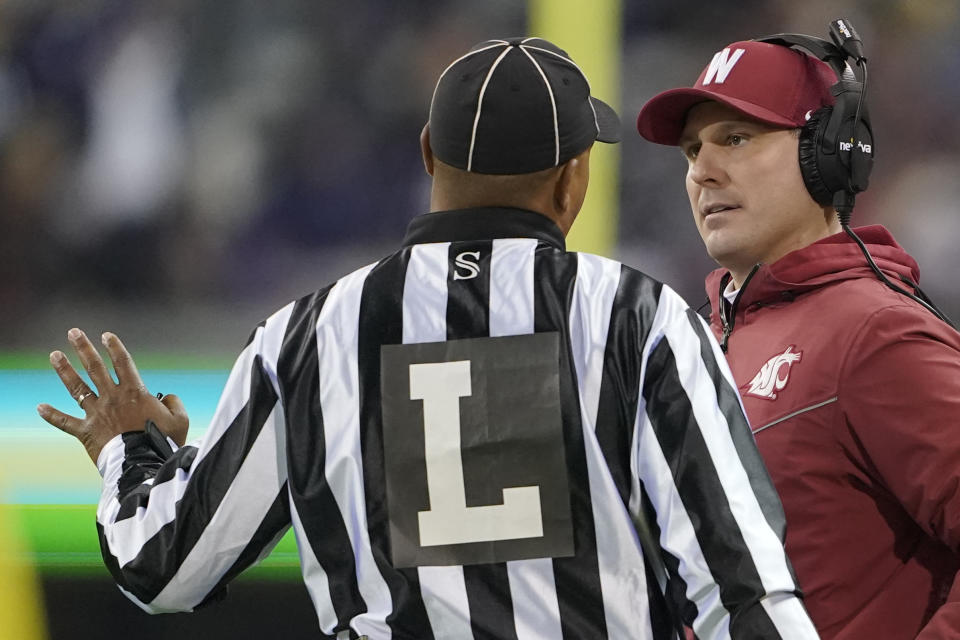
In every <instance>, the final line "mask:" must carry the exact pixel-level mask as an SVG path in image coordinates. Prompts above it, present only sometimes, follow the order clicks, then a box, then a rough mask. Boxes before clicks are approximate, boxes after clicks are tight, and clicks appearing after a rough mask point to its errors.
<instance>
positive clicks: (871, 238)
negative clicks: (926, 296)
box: [706, 225, 920, 319]
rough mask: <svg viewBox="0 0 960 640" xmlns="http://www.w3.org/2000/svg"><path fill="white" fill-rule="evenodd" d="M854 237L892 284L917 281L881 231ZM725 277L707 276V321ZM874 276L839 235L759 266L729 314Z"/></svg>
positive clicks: (861, 231)
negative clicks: (828, 286)
mask: <svg viewBox="0 0 960 640" xmlns="http://www.w3.org/2000/svg"><path fill="white" fill-rule="evenodd" d="M855 232H856V234H857V235H858V236H859V237H860V238H861V240H863V242H864V244H866V246H867V249H868V250H869V251H870V254H871V255H872V256H873V258H874V260H875V261H876V263H877V265H878V266H879V267H880V269H881V270H882V271H884V272H885V273H886V274H887V275H888V277H891V279H892V280H893V281H894V282H899V281H900V276H901V275H903V276H906V277H908V278H910V279H911V280H912V281H913V282H919V281H920V268H919V267H918V266H917V262H916V261H915V260H914V259H913V258H912V257H911V256H910V255H909V254H908V253H907V252H906V251H905V250H904V249H903V247H901V246H900V245H899V244H897V241H896V240H895V239H894V237H893V235H892V234H891V233H890V232H889V231H887V229H886V228H884V227H883V226H881V225H871V226H867V227H859V228H857V229H855ZM727 274H728V272H727V270H726V269H717V270H715V271H713V272H712V273H710V274H709V275H708V276H707V281H706V290H707V295H708V296H709V298H710V307H711V311H712V313H711V316H712V319H716V316H717V315H718V313H717V312H718V309H719V303H720V300H721V296H720V290H721V289H720V285H721V280H722V279H724V276H726V275H727ZM875 277H876V276H875V275H874V274H873V271H871V270H870V267H869V266H868V265H867V262H866V259H865V258H864V257H863V254H862V253H861V252H860V249H859V247H857V245H856V244H855V243H854V242H853V240H852V239H851V238H850V237H849V236H848V235H847V234H846V233H844V232H842V231H841V232H840V233H837V234H834V235H832V236H828V237H826V238H823V239H822V240H819V241H817V242H814V243H813V244H811V245H808V246H806V247H803V248H802V249H798V250H796V251H792V252H790V253H788V254H787V255H785V256H783V257H782V258H780V259H779V260H777V261H776V262H774V263H772V264H763V265H759V269H757V271H756V274H755V275H754V277H753V278H752V279H751V280H750V282H749V283H748V285H749V286H746V287H742V288H741V291H740V295H739V296H738V304H737V305H736V309H735V311H736V312H738V313H742V312H743V310H744V309H746V308H747V307H749V306H750V305H752V304H756V303H769V302H773V301H783V300H792V299H793V297H794V296H797V295H800V294H802V293H805V292H807V291H810V290H812V289H817V288H819V287H822V286H825V285H827V284H831V283H833V282H839V281H841V280H852V279H856V278H875Z"/></svg>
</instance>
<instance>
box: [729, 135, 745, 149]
mask: <svg viewBox="0 0 960 640" xmlns="http://www.w3.org/2000/svg"><path fill="white" fill-rule="evenodd" d="M746 141H747V139H746V138H745V137H744V136H742V135H740V134H739V133H732V134H730V137H728V138H727V142H728V143H729V144H730V146H731V147H739V146H740V145H741V144H743V143H744V142H746Z"/></svg>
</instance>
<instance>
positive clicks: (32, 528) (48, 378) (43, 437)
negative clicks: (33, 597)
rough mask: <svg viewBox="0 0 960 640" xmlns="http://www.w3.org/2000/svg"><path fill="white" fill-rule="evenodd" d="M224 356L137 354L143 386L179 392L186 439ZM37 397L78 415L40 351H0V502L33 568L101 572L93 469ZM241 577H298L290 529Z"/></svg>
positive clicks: (222, 370) (221, 376)
mask: <svg viewBox="0 0 960 640" xmlns="http://www.w3.org/2000/svg"><path fill="white" fill-rule="evenodd" d="M231 361H232V356H229V357H228V356H197V355H163V354H145V355H143V356H140V357H138V366H139V368H140V373H141V376H142V378H143V380H144V382H145V384H146V385H147V387H148V389H150V390H151V392H156V391H162V392H164V393H176V394H178V395H179V396H180V397H181V399H182V400H183V402H184V404H185V405H186V407H187V410H188V412H189V414H190V420H191V428H190V434H189V439H190V440H193V439H195V438H198V437H200V436H201V435H202V433H203V431H204V429H205V427H206V425H207V424H208V423H209V421H210V419H211V417H212V416H213V413H214V410H215V408H216V404H217V401H218V400H219V397H220V391H221V389H222V387H223V384H224V383H225V382H226V378H227V374H228V368H229V366H230V364H231ZM40 402H47V403H50V404H53V405H54V406H56V407H58V408H61V409H63V410H65V411H68V412H73V413H75V414H76V413H78V412H76V411H74V409H75V407H74V405H73V400H72V399H71V398H70V397H69V395H68V394H67V392H66V390H65V389H64V388H63V386H62V385H61V384H60V381H59V379H58V378H57V376H56V374H55V373H54V372H53V370H52V369H51V368H50V367H49V364H48V363H47V355H46V354H37V353H5V354H0V503H4V504H5V505H6V506H7V511H8V512H9V513H10V514H11V515H12V516H13V517H14V518H15V521H19V524H20V528H21V530H22V531H23V533H24V536H25V538H26V540H25V541H26V543H27V548H28V553H29V554H30V558H29V560H30V562H31V563H32V564H33V565H34V566H35V567H36V568H37V570H38V571H39V572H41V573H42V574H67V575H76V574H81V575H88V574H93V575H96V574H105V573H106V569H105V568H104V566H103V562H102V560H101V557H100V547H99V542H98V540H97V532H96V526H95V520H96V503H97V501H98V499H99V495H100V488H101V484H100V475H99V473H97V470H96V467H95V466H94V465H93V464H92V463H91V462H90V460H89V459H88V458H87V456H86V454H85V453H84V451H83V449H82V447H81V446H80V444H79V443H77V442H76V441H74V440H73V438H71V437H70V436H67V435H66V434H63V433H61V432H59V431H58V430H57V429H55V428H53V427H51V426H50V425H48V424H47V423H45V422H44V421H43V420H41V419H40V417H39V416H38V415H37V413H36V405H37V404H38V403H40ZM245 575H247V576H248V577H256V578H279V579H287V578H295V577H296V576H298V575H299V563H298V557H297V549H296V543H295V541H294V538H293V534H292V531H291V532H288V534H287V535H286V536H284V538H283V539H282V540H281V541H280V543H279V544H278V545H277V547H276V549H274V551H273V553H272V554H271V555H270V556H269V557H268V558H266V559H265V560H264V561H263V562H262V563H261V564H260V565H258V566H257V567H255V568H253V569H251V570H250V571H248V572H247V574H245Z"/></svg>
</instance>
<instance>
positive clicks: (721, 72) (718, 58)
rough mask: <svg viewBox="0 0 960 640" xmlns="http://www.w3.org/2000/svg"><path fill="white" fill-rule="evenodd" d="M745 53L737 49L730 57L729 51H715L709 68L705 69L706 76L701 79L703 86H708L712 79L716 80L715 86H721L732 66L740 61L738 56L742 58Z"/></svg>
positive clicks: (743, 50)
mask: <svg viewBox="0 0 960 640" xmlns="http://www.w3.org/2000/svg"><path fill="white" fill-rule="evenodd" d="M745 51H746V50H745V49H737V50H736V51H734V52H733V55H732V56H731V55H730V49H724V50H723V51H717V52H716V53H715V54H714V56H713V60H711V61H710V66H709V67H707V75H705V76H704V77H703V84H705V85H707V84H710V83H711V82H713V79H714V77H716V79H717V84H723V81H724V80H726V79H727V76H728V75H729V74H730V72H731V71H732V70H733V67H734V65H736V64H737V60H739V59H740V56H742V55H743V54H744V52H745Z"/></svg>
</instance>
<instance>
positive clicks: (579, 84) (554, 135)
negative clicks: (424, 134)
mask: <svg viewBox="0 0 960 640" xmlns="http://www.w3.org/2000/svg"><path fill="white" fill-rule="evenodd" d="M595 140H599V141H600V142H619V141H620V118H619V117H618V116H617V114H616V112H615V111H614V110H613V108H611V107H610V106H609V105H608V104H606V103H604V102H602V101H600V100H598V99H596V98H594V97H593V96H591V95H590V83H589V82H588V81H587V77H586V76H585V75H584V73H583V71H581V70H580V67H578V66H577V64H576V63H575V62H574V61H573V60H571V59H570V56H569V55H567V52H566V51H564V50H563V49H561V48H559V47H557V46H556V45H555V44H553V43H551V42H549V41H547V40H544V39H542V38H509V39H505V40H487V41H486V42H481V43H480V44H478V45H476V46H474V47H473V48H472V49H470V51H469V52H467V53H466V54H464V55H463V56H461V57H459V58H457V59H456V60H454V61H453V62H452V63H451V64H450V66H448V67H447V68H446V70H444V72H443V73H442V74H441V75H440V79H439V80H438V81H437V86H436V88H435V89H434V92H433V100H432V101H431V102H430V147H431V149H432V151H433V154H434V156H436V158H437V159H439V160H440V161H442V162H444V163H446V164H449V165H452V166H454V167H457V168H458V169H463V170H465V171H472V172H475V173H488V174H521V173H532V172H534V171H540V170H542V169H548V168H550V167H556V166H559V165H561V164H563V163H564V162H566V161H567V160H569V159H570V158H572V157H574V156H576V155H577V154H579V153H581V152H582V151H584V150H585V149H586V148H587V147H589V146H590V145H592V144H593V142H594V141H595Z"/></svg>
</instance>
